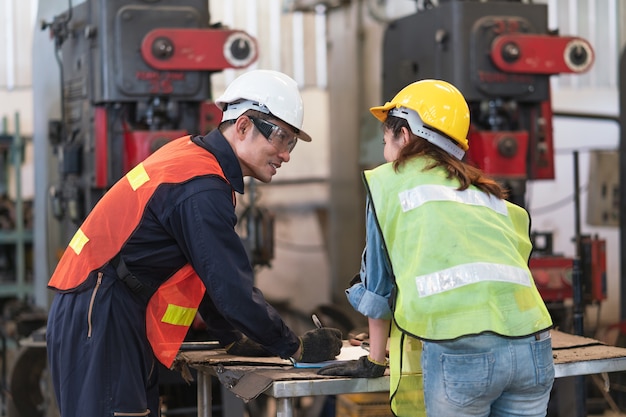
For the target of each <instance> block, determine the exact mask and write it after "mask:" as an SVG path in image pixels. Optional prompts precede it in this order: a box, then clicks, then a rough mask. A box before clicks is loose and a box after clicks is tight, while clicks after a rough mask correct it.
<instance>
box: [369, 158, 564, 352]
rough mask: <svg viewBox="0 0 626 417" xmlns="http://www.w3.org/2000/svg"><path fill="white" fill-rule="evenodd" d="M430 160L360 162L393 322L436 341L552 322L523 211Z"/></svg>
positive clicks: (529, 330) (527, 331) (519, 331)
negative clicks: (391, 290)
mask: <svg viewBox="0 0 626 417" xmlns="http://www.w3.org/2000/svg"><path fill="white" fill-rule="evenodd" d="M431 162H432V161H431V160H429V159H426V158H413V159H412V160H409V161H408V162H407V163H406V164H405V165H403V166H402V167H401V169H400V171H399V172H396V171H394V169H393V166H392V164H384V165H381V166H379V167H378V168H375V169H373V170H369V171H365V172H364V181H365V184H366V187H367V189H368V193H369V195H370V198H371V200H372V203H373V208H374V211H375V214H376V219H377V221H378V225H379V227H380V230H381V233H382V236H383V240H384V244H385V249H386V252H387V255H388V257H389V261H390V265H391V267H392V271H393V276H394V277H395V278H394V279H395V286H396V296H395V300H394V304H393V314H394V320H395V322H396V324H397V325H398V327H399V329H400V330H402V332H405V333H407V334H409V335H411V336H414V337H418V338H421V339H424V340H432V341H438V340H439V341H440V340H450V339H455V338H458V337H460V336H464V335H471V334H479V333H482V332H494V333H497V334H500V335H503V336H511V337H516V336H527V335H531V334H534V333H537V332H540V331H543V330H546V329H548V328H550V327H551V326H552V320H551V318H550V315H549V313H548V311H547V309H546V307H545V304H544V303H543V300H542V299H541V296H540V295H539V292H538V291H537V289H536V287H535V284H534V281H533V279H532V275H531V273H530V270H529V268H528V258H529V256H530V252H531V249H532V246H531V243H530V239H529V224H530V220H529V216H528V213H527V212H526V211H525V210H524V209H522V208H521V207H518V206H516V205H514V204H512V203H510V202H508V201H505V200H501V199H498V198H496V197H494V196H489V195H487V194H485V193H483V192H481V191H480V190H479V189H477V188H476V187H473V186H471V187H469V188H468V189H466V190H464V191H459V190H457V188H458V183H457V182H456V180H450V179H448V178H447V177H446V176H447V172H446V171H445V170H444V169H443V168H441V167H438V168H434V169H429V170H426V171H424V168H425V167H426V166H427V165H428V164H429V163H431Z"/></svg>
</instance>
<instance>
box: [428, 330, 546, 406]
mask: <svg viewBox="0 0 626 417" xmlns="http://www.w3.org/2000/svg"><path fill="white" fill-rule="evenodd" d="M422 370H423V375H424V398H425V403H426V414H427V415H428V416H433V417H464V416H485V417H487V416H492V417H508V416H536V417H543V416H545V415H546V412H547V408H548V401H549V399H550V391H551V389H552V383H553V382H554V362H553V359H552V340H551V339H550V338H549V337H548V338H545V339H543V340H536V339H535V337H534V336H531V337H525V338H521V339H509V338H504V337H500V336H495V335H479V336H467V337H463V338H461V339H458V340H455V341H452V342H443V343H432V342H424V344H423V352H422Z"/></svg>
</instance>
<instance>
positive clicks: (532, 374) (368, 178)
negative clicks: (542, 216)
mask: <svg viewBox="0 0 626 417" xmlns="http://www.w3.org/2000/svg"><path fill="white" fill-rule="evenodd" d="M370 111H371V113H372V114H373V115H374V116H375V117H376V118H377V119H378V120H380V121H381V122H382V123H383V132H384V143H385V148H384V157H385V160H386V161H387V163H385V164H383V165H381V166H379V167H377V168H375V169H372V170H368V171H365V172H364V173H363V180H364V183H365V186H366V188H367V232H366V237H367V244H366V248H365V250H364V251H363V259H362V267H361V272H360V280H359V281H358V282H356V283H353V285H352V286H351V287H350V288H349V289H348V290H347V291H346V292H347V296H348V299H349V301H350V303H351V304H352V306H353V307H354V308H355V309H356V310H357V311H359V312H361V313H362V314H364V315H365V316H367V317H368V321H369V336H370V341H369V342H370V353H369V355H368V356H365V357H363V358H361V359H359V360H358V361H353V362H348V363H344V364H338V365H333V366H331V367H326V368H322V369H321V370H320V371H319V372H320V373H321V374H325V375H351V376H360V377H378V376H381V375H383V373H384V372H385V364H386V351H387V343H388V335H390V338H389V347H388V351H389V366H390V375H391V390H390V398H391V407H392V411H393V412H394V414H395V415H397V416H401V417H405V416H417V415H428V416H434V417H441V416H455V417H461V416H510V415H516V416H545V415H546V411H547V405H548V400H549V396H550V390H551V387H552V384H553V381H554V364H553V359H552V343H551V339H550V332H549V329H550V328H551V327H552V320H551V318H550V315H549V314H548V311H547V309H546V307H545V304H544V303H543V301H542V299H541V297H540V295H539V292H538V291H537V289H536V288H535V284H534V281H533V279H532V276H531V273H530V270H529V269H528V258H529V256H530V252H531V248H532V246H531V242H530V238H529V229H530V228H529V223H530V219H529V215H528V213H527V212H526V211H525V210H524V209H523V208H521V207H518V206H516V205H514V204H512V203H510V202H508V201H506V200H505V198H506V197H507V195H506V191H505V190H504V189H503V188H502V187H501V186H500V185H499V184H498V183H496V182H495V181H494V180H492V179H490V178H488V177H486V176H485V175H484V174H483V173H482V172H481V171H480V170H479V169H477V168H475V167H473V166H471V165H469V164H467V163H465V162H463V156H464V154H465V151H466V150H467V149H468V148H469V144H468V141H467V133H468V130H469V125H470V112H469V108H468V105H467V102H466V101H465V99H464V97H463V95H462V94H461V92H460V91H459V90H458V89H457V88H456V87H454V86H453V85H452V84H450V83H448V82H445V81H441V80H422V81H417V82H415V83H412V84H410V85H408V86H406V87H405V88H404V89H402V90H401V91H400V92H399V93H398V94H397V95H396V96H395V97H394V98H393V99H392V100H391V101H389V102H387V103H386V104H385V105H383V106H378V107H372V108H371V109H370Z"/></svg>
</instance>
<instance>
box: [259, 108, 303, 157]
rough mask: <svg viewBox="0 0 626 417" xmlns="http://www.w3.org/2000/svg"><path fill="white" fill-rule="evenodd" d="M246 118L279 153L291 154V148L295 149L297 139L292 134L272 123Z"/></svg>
mask: <svg viewBox="0 0 626 417" xmlns="http://www.w3.org/2000/svg"><path fill="white" fill-rule="evenodd" d="M248 118H249V119H250V120H252V123H253V124H254V127H256V128H257V130H258V131H259V132H261V134H262V135H263V136H264V137H265V139H267V141H268V142H269V143H271V144H272V145H274V147H275V148H276V149H277V150H278V151H279V152H285V151H287V152H289V153H291V151H293V148H295V147H296V143H297V142H298V138H297V137H296V136H295V135H294V134H293V133H291V132H289V131H287V130H285V129H283V128H282V127H280V126H278V125H275V124H274V123H271V122H268V121H267V120H263V119H259V118H257V117H251V116H248Z"/></svg>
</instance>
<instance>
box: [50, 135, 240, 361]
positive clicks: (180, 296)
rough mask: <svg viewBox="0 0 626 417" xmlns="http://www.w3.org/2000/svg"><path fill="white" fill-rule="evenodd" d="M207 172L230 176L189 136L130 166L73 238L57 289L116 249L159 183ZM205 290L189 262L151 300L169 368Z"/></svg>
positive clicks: (159, 352)
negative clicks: (132, 166) (131, 167)
mask: <svg viewBox="0 0 626 417" xmlns="http://www.w3.org/2000/svg"><path fill="white" fill-rule="evenodd" d="M204 175H218V176H220V177H221V178H223V179H224V180H226V178H225V176H224V173H223V172H222V169H221V167H220V166H219V163H218V162H217V160H216V159H215V156H213V155H212V154H211V153H210V152H208V151H205V150H204V149H202V148H200V147H199V146H198V145H196V144H195V143H193V142H192V141H191V137H190V136H186V137H183V138H180V139H177V140H174V141H172V142H170V143H168V144H167V145H165V146H163V147H162V148H160V149H159V150H158V151H157V152H155V153H154V154H152V155H151V156H150V157H148V158H147V159H146V160H145V161H144V162H142V163H140V164H139V165H137V166H136V167H135V168H133V169H132V170H131V171H129V172H128V173H127V174H126V175H125V176H124V178H122V179H120V180H119V181H118V182H117V183H116V184H115V185H114V186H113V187H112V188H111V189H110V190H109V191H108V192H107V193H106V194H105V195H104V196H103V197H102V199H101V200H100V201H99V202H98V204H96V206H95V207H94V208H93V210H92V211H91V212H90V214H89V215H88V216H87V218H86V219H85V221H84V222H83V224H82V225H81V226H80V228H79V229H78V231H77V232H76V233H75V235H74V237H73V238H72V240H71V241H70V243H69V245H68V248H67V249H66V250H65V252H64V253H63V256H62V257H61V260H60V261H59V264H58V265H57V267H56V270H55V271H54V274H53V275H52V278H51V279H50V281H49V282H48V286H49V287H50V288H53V289H56V290H59V291H71V290H73V289H75V288H77V287H78V286H80V285H81V284H82V283H83V282H85V280H86V279H87V277H88V276H89V274H90V273H91V272H92V271H95V270H98V269H100V268H102V267H103V266H105V265H106V264H107V263H108V262H109V261H110V260H111V259H112V258H113V257H114V256H115V255H117V254H118V252H119V251H120V250H121V248H122V247H123V246H124V244H125V243H126V241H127V240H128V239H129V238H130V236H131V235H132V233H133V231H134V230H135V228H136V227H137V225H138V224H139V222H140V221H141V218H142V216H143V213H144V210H145V207H146V205H147V204H148V201H150V198H151V197H152V195H153V194H154V192H155V191H156V189H157V188H158V187H159V186H160V185H161V184H165V183H169V184H178V183H182V182H185V181H187V180H189V179H191V178H194V177H198V176H204ZM234 202H235V199H234V191H233V204H234ZM111 231H115V233H111ZM204 292H205V287H204V284H203V283H202V280H201V279H200V278H199V277H198V276H197V274H196V273H195V271H194V270H193V268H191V266H190V265H185V266H184V267H183V268H181V269H180V270H178V271H177V272H176V273H175V274H174V275H173V276H172V277H170V278H169V279H168V280H167V281H166V282H165V283H163V284H161V285H160V286H159V288H158V289H157V291H156V293H155V294H154V295H153V296H152V298H151V299H150V301H149V302H148V308H147V310H148V311H147V312H146V328H147V332H148V339H149V341H150V344H151V346H152V348H153V351H154V354H155V356H156V357H157V359H159V361H160V362H161V363H163V364H164V365H165V366H167V367H168V368H169V367H170V366H171V364H172V362H173V360H174V358H175V357H176V353H177V352H178V349H179V348H180V345H181V343H182V342H183V340H184V338H185V335H186V333H187V330H188V328H189V326H190V325H191V322H192V321H193V318H194V317H195V314H196V312H197V310H198V306H199V305H200V301H201V300H202V297H203V295H204Z"/></svg>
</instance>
